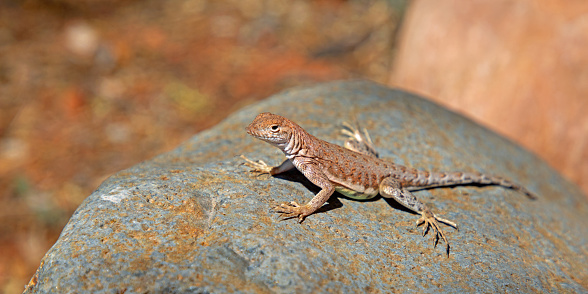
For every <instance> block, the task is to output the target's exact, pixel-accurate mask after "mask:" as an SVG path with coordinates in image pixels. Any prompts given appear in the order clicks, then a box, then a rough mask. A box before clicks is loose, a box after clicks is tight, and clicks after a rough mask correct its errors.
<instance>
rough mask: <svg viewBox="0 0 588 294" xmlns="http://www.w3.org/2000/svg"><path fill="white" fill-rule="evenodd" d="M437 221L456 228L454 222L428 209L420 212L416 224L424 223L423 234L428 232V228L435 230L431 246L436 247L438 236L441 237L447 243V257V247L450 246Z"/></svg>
mask: <svg viewBox="0 0 588 294" xmlns="http://www.w3.org/2000/svg"><path fill="white" fill-rule="evenodd" d="M439 222H441V223H444V224H446V225H449V226H452V227H454V228H456V229H457V224H456V223H454V222H451V221H448V220H446V219H442V218H439V217H437V216H436V215H434V214H433V213H432V212H431V211H430V210H428V209H425V210H424V211H423V212H422V213H421V218H419V219H418V220H417V226H420V225H422V224H424V228H423V236H425V235H426V234H427V232H429V229H430V228H432V229H433V231H434V232H435V241H434V243H433V247H434V248H436V247H437V244H438V243H439V240H440V238H441V239H443V241H444V242H445V244H447V257H449V248H450V246H449V242H448V241H447V238H445V233H444V232H443V230H442V229H441V227H440V226H439Z"/></svg>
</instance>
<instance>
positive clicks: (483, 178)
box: [415, 171, 537, 199]
mask: <svg viewBox="0 0 588 294" xmlns="http://www.w3.org/2000/svg"><path fill="white" fill-rule="evenodd" d="M415 180H416V182H417V183H415V184H418V186H422V187H427V186H453V185H497V186H502V187H506V188H509V189H512V190H515V191H518V192H520V193H523V194H525V195H526V196H527V197H529V198H531V199H537V196H536V195H535V194H533V193H532V192H531V191H529V190H527V189H526V188H525V187H523V186H521V185H519V184H517V183H514V182H512V181H509V180H507V179H505V178H502V177H497V176H491V175H486V174H482V173H463V172H449V173H442V172H425V171H418V172H417V178H416V179H415ZM423 184H424V185H423Z"/></svg>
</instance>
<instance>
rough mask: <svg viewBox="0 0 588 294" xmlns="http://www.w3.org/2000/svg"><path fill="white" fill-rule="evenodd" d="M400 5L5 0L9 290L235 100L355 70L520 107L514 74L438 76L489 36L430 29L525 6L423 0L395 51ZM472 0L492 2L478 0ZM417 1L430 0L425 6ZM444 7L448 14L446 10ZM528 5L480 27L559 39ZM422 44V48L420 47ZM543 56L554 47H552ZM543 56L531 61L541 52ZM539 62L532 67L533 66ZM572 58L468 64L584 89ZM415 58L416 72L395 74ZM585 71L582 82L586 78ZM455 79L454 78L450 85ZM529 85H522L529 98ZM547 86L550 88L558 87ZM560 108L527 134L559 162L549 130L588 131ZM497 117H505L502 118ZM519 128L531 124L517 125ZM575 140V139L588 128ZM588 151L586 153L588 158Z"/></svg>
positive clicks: (2, 173)
mask: <svg viewBox="0 0 588 294" xmlns="http://www.w3.org/2000/svg"><path fill="white" fill-rule="evenodd" d="M402 3H404V2H403V1H400V0H398V1H395V0H389V1H379V0H373V1H368V0H362V1H360V0H356V1H343V0H320V1H289V0H288V1H286V0H280V1H278V0H220V1H218V0H217V1H212V0H209V1H207V0H170V1H154V0H147V1H134V0H125V1H114V0H103V1H100V0H83V1H77V0H51V1H41V0H25V1H17V0H7V1H2V2H0V84H1V87H0V202H1V205H0V219H1V222H0V237H1V239H0V250H1V255H0V291H1V292H4V293H16V292H20V291H22V290H23V289H24V285H25V284H26V283H27V282H28V280H29V278H30V277H31V276H32V274H33V273H34V271H35V269H36V268H37V266H38V265H39V262H40V260H41V258H42V256H43V255H44V254H45V252H46V251H47V250H48V249H49V248H50V246H51V245H53V243H54V242H55V240H56V239H57V237H58V235H59V233H60V231H61V229H62V228H63V226H64V225H65V223H66V222H67V220H68V218H69V217H70V216H71V214H72V213H73V211H74V210H75V209H76V207H77V206H78V205H79V204H80V203H81V201H83V199H84V198H85V197H87V196H88V195H89V194H90V193H91V192H92V191H93V190H94V189H95V188H96V187H97V186H98V185H99V184H100V183H101V182H102V181H103V180H104V179H105V178H106V177H108V176H109V175H111V174H112V173H115V172H117V171H120V170H122V169H124V168H127V167H130V166H132V165H134V164H136V163H138V162H140V161H142V160H146V159H149V158H150V157H152V156H154V155H156V154H159V153H162V152H165V151H167V150H171V149H173V148H174V147H175V146H177V145H178V144H180V143H181V142H182V141H185V140H187V139H188V138H189V137H191V136H192V135H194V134H195V133H197V132H199V131H201V130H203V129H206V128H209V127H211V126H213V125H215V124H216V123H218V122H219V121H220V120H222V119H223V118H224V117H226V116H227V115H229V114H230V113H231V112H233V111H235V110H237V109H239V108H241V107H242V106H244V105H246V104H249V103H252V102H254V101H256V100H260V99H263V98H265V97H267V96H269V95H271V94H273V93H275V92H277V91H280V90H282V89H285V88H288V87H291V86H298V85H307V84H312V83H316V82H323V81H329V80H335V79H344V78H354V77H359V78H367V79H371V80H375V81H378V82H381V83H386V82H390V81H391V82H392V83H393V84H396V85H400V86H404V87H408V88H410V89H413V90H415V91H419V92H421V93H425V94H427V95H429V96H431V97H433V98H435V97H438V99H440V101H442V102H443V101H449V102H443V103H448V105H450V106H452V107H455V103H454V104H451V102H450V101H451V100H449V98H452V97H459V99H465V98H464V97H466V98H467V99H471V100H472V101H477V102H470V103H469V104H464V102H463V101H461V100H460V101H461V102H459V103H457V104H460V105H461V104H464V105H467V107H465V108H467V109H464V111H471V110H470V109H474V110H475V109H481V108H480V107H479V105H486V107H487V108H488V109H498V112H500V111H501V110H503V109H504V111H507V110H508V109H509V107H505V106H504V105H501V104H500V103H505V101H506V103H507V105H508V103H511V104H512V103H515V102H513V101H515V99H518V98H519V97H518V95H517V92H514V91H511V92H509V91H507V90H500V91H504V92H499V90H496V89H495V88H502V87H504V85H507V86H509V87H512V86H511V85H512V83H514V82H511V83H504V84H502V83H498V82H495V83H493V84H492V87H491V88H490V89H491V90H492V91H494V92H492V91H490V90H489V89H485V88H479V89H482V90H478V91H477V92H476V91H474V90H467V91H466V90H464V89H462V88H459V87H464V85H467V84H469V83H471V82H473V81H472V79H473V78H472V79H470V78H469V77H468V78H463V80H464V81H462V80H461V79H457V81H458V82H456V81H455V80H444V79H443V78H444V74H445V73H448V70H451V69H452V68H454V66H455V68H454V69H456V70H461V71H462V72H458V74H459V75H464V73H466V70H467V69H468V67H469V66H470V65H476V64H477V63H476V60H482V61H485V60H486V61H487V62H489V61H488V60H490V61H492V60H494V59H488V58H489V57H488V56H486V54H485V53H484V52H485V50H486V48H487V47H484V46H486V45H488V44H493V41H492V40H490V41H485V42H487V43H482V44H486V45H484V46H477V47H476V46H473V47H472V46H464V45H463V44H462V43H459V42H460V40H459V38H456V37H454V38H447V39H445V38H446V35H441V37H443V38H444V40H446V42H445V41H444V42H443V44H442V45H451V47H448V48H445V49H444V48H443V46H441V45H440V44H439V43H431V41H427V39H426V38H427V36H428V35H427V33H434V32H435V31H439V30H442V31H445V30H446V31H451V32H454V34H455V32H460V31H459V30H460V29H461V30H464V29H467V28H469V27H470V24H468V23H466V24H464V23H459V22H458V20H459V19H460V18H459V17H457V16H456V15H452V13H453V14H455V13H456V12H460V11H461V14H462V15H466V16H469V18H472V19H473V20H476V19H482V20H484V19H491V18H490V16H492V15H502V14H503V13H505V11H506V12H508V11H511V9H512V6H513V5H514V4H512V3H511V2H508V1H503V2H500V3H503V4H502V6H501V7H498V8H494V10H492V11H493V14H489V15H488V16H485V17H484V15H485V14H486V12H484V11H485V10H479V9H475V8H473V7H470V6H469V5H466V6H464V7H463V8H462V9H461V10H460V9H454V8H452V7H451V6H450V4H445V5H440V6H437V7H427V6H426V4H427V3H429V5H431V1H429V2H427V1H416V2H415V4H414V6H415V11H420V14H418V12H414V13H413V14H411V17H410V18H409V22H408V23H407V24H405V25H404V27H403V31H404V32H405V33H404V34H403V36H404V37H403V38H402V43H401V44H400V47H398V48H399V50H400V51H399V52H400V54H399V55H398V56H397V57H396V59H395V55H396V46H395V44H396V43H395V42H396V41H395V40H396V35H397V34H396V32H397V29H398V26H397V24H398V23H399V21H400V19H401V16H402V13H403V6H402ZM452 3H453V4H451V5H457V2H452ZM476 3H478V5H481V4H480V3H482V4H483V1H482V2H480V1H477V2H476ZM509 3H510V4H509ZM513 3H514V1H513ZM459 4H460V5H463V2H459ZM419 5H424V6H420V8H419ZM519 5H522V4H519ZM423 7H424V8H425V10H426V11H425V12H423ZM468 7H469V8H468ZM416 8H418V10H416ZM427 9H428V10H427ZM558 9H559V10H558ZM551 10H553V11H554V13H557V12H558V11H560V10H561V7H559V6H557V5H555V6H553V7H547V8H545V9H543V10H540V11H542V12H543V13H544V14H546V13H548V12H549V13H551V12H550V11H551ZM427 11H428V13H429V16H427ZM477 14H479V16H477ZM507 14H508V13H507ZM415 15H416V16H415ZM448 15H449V16H448ZM415 17H418V18H419V19H421V18H422V21H424V23H419V22H415ZM435 17H437V19H436V18H435ZM439 17H445V18H448V19H445V20H443V23H439V19H438V18H439ZM517 17H520V19H521V20H520V21H519V22H516V23H513V24H508V23H498V24H496V25H498V26H499V28H502V29H494V30H493V29H492V26H493V25H495V24H494V23H492V22H490V24H488V25H487V26H488V27H489V28H488V29H487V30H483V31H481V32H479V33H477V35H475V36H477V37H476V38H482V39H483V38H485V37H489V36H491V37H493V38H497V37H496V35H497V34H503V33H508V32H509V31H510V30H508V29H505V28H504V27H505V26H506V27H509V26H515V27H517V28H519V27H521V28H519V29H517V32H518V34H519V35H515V37H516V36H519V37H520V36H526V35H527V34H530V36H531V37H532V36H535V37H538V38H545V37H542V36H543V35H542V34H545V33H544V32H545V30H546V31H548V32H549V33H548V35H549V36H554V35H555V36H557V35H558V31H554V30H553V29H550V28H543V27H540V26H539V24H540V22H541V21H538V19H539V20H541V18H537V17H536V16H534V14H531V13H524V14H523V15H522V16H518V15H517ZM566 17H567V18H573V17H572V16H569V15H566ZM566 17H563V18H564V19H565V18H566ZM527 18H529V19H531V21H530V22H531V23H532V24H534V25H535V26H537V28H535V29H534V30H533V31H531V33H525V32H526V31H525V30H524V28H525V25H526V23H527V20H526V19H527ZM561 18H562V17H554V19H561ZM465 19H467V18H465V17H464V20H462V21H463V22H465ZM517 19H518V18H517ZM470 21H471V20H470ZM578 23H580V24H581V22H578ZM583 23H585V21H584V22H583ZM441 25H445V26H447V27H445V28H444V27H442V26H441ZM449 26H451V27H449ZM460 26H461V28H460ZM419 27H421V28H420V30H419ZM579 28H580V27H578V28H577V29H579ZM495 30H496V31H495ZM584 31H585V30H584ZM566 32H568V31H567V30H564V31H559V33H560V34H563V36H561V37H560V38H562V40H567V39H566V38H565V37H566V36H569V32H568V35H566ZM573 32H574V31H572V33H573ZM417 34H419V35H420V36H419V37H418V38H417V41H418V40H419V39H420V40H421V41H419V42H422V43H419V42H416V44H417V45H418V44H425V45H420V46H421V47H419V46H417V45H414V44H415V42H414V41H411V38H410V37H411V36H417ZM486 35H488V36H486ZM574 36H575V35H574ZM437 38H439V36H438V35H437ZM574 40H576V39H575V38H574ZM584 40H585V39H584ZM427 42H429V43H427ZM454 42H455V44H453V43H454ZM405 44H406V46H405ZM427 44H428V45H427ZM431 44H433V46H431ZM460 44H461V45H460ZM553 44H554V46H555V44H559V46H560V47H557V46H556V47H557V48H556V49H558V50H560V51H558V52H559V53H558V54H560V56H570V58H571V59H570V60H569V61H568V63H570V64H574V62H577V61H578V60H584V61H585V59H582V58H586V56H585V54H584V53H582V52H580V53H578V52H577V51H576V50H577V49H576V48H585V47H586V46H584V45H585V43H574V44H575V45H574V46H567V45H566V43H565V42H560V43H557V42H555V43H553ZM582 44H584V45H582ZM523 45H524V44H523ZM423 46H424V47H423ZM505 46H506V45H505ZM509 46H514V47H513V48H510V47H507V48H508V49H509V50H511V51H512V55H513V56H512V57H511V58H512V59H513V60H515V61H516V60H518V59H519V58H521V57H520V56H519V55H516V53H518V52H519V51H518V49H517V48H518V47H516V46H518V45H517V44H511V45H509ZM526 46H528V45H526ZM582 46H583V47H582ZM488 47H489V46H488ZM417 48H419V49H422V50H427V51H426V52H424V53H423V52H420V51H418V50H417ZM425 48H427V49H425ZM430 48H434V50H430ZM412 50H414V52H412V54H411V51H412ZM431 52H438V53H435V54H432V56H433V58H432V57H431ZM522 52H524V51H522ZM441 53H444V54H441ZM540 53H541V54H550V53H549V51H546V52H540ZM540 53H536V54H538V55H534V56H535V58H539V59H541V57H544V56H543V55H541V54H540ZM437 54H438V55H437ZM549 56H551V55H547V57H549ZM415 57H417V58H415ZM430 59H438V62H439V64H441V65H444V64H447V66H445V67H442V68H441V69H436V67H435V66H434V64H435V63H434V62H432V61H430ZM509 60H510V59H509ZM531 61H532V60H531ZM531 61H526V62H527V63H523V64H524V65H526V66H527V67H528V68H532V65H533V63H532V62H531ZM529 62H530V63H529ZM395 64H397V65H398V66H397V67H395V66H394V65H395ZM411 64H413V66H412V67H411ZM552 64H556V63H555V62H554V63H552ZM423 66H428V68H427V67H423ZM421 67H422V68H421ZM395 68H396V70H394V69H395ZM415 68H420V70H417V69H415ZM476 68H477V67H476ZM586 68H588V67H586V64H585V63H584V64H583V65H578V67H577V68H576V69H577V70H578V72H579V73H582V74H585V71H582V70H585V69H586ZM478 70H479V69H478ZM566 70H569V69H565V68H564V69H562V70H561V71H556V72H554V73H553V74H552V75H544V74H542V75H537V74H536V75H530V74H531V73H533V72H534V71H532V70H527V71H526V72H525V71H512V72H510V71H509V70H508V69H504V70H502V71H500V72H497V73H493V74H492V75H486V76H483V75H482V76H476V75H473V76H474V77H476V78H478V79H480V81H481V80H485V81H487V80H488V79H492V80H494V79H496V80H497V81H500V78H502V79H505V76H506V77H515V78H516V80H515V81H516V82H517V83H523V84H524V82H525V81H528V80H527V78H528V77H531V78H533V79H532V81H533V85H536V86H542V85H543V86H545V85H547V81H551V80H553V79H555V78H558V81H559V80H560V79H561V84H558V85H560V86H559V88H558V89H560V88H561V89H569V88H574V87H577V84H578V79H579V78H577V77H576V78H575V77H574V76H573V75H570V74H568V73H567V71H566ZM404 71H406V75H402V74H399V73H403V72H404ZM392 73H393V75H391V74H392ZM391 76H392V77H391ZM415 76H417V77H418V76H420V77H421V78H423V79H425V78H426V81H425V82H424V85H425V86H426V85H430V84H433V85H434V87H429V88H427V87H424V86H423V83H422V82H419V80H418V79H416V78H415ZM449 76H452V75H449ZM466 77H467V76H466ZM583 77H584V81H586V75H584V76H583ZM545 79H548V80H547V81H546V80H545ZM445 84H447V85H449V86H448V87H447V88H442V87H443V86H444V85H445ZM478 84H481V85H483V83H481V82H480V83H478ZM517 85H519V84H517ZM506 88H508V87H506ZM451 89H453V90H451ZM456 89H457V90H456ZM484 89H485V90H486V91H489V92H491V93H494V95H501V97H502V96H507V97H509V98H508V99H505V100H503V99H502V98H501V99H488V98H486V97H485V96H483V95H478V94H480V93H482V94H483V93H484ZM542 89H543V90H542V91H538V92H537V93H538V94H541V93H544V94H543V97H544V98H543V99H547V100H545V102H542V103H546V104H545V105H546V106H545V107H547V109H543V108H536V109H535V108H533V112H534V113H541V111H546V110H550V109H551V108H550V106H551V107H553V108H554V109H555V108H556V107H559V106H557V105H560V104H562V103H561V102H560V101H564V100H559V99H560V98H562V97H563V96H566V95H567V96H574V97H576V98H577V97H586V95H584V96H578V92H577V91H575V90H560V91H563V92H562V93H565V95H555V94H554V93H553V92H548V87H544V88H542ZM584 89H585V88H584ZM566 91H568V92H566ZM522 93H523V94H525V95H522V96H525V97H527V96H526V95H529V94H528V93H527V92H522ZM549 93H551V94H549ZM584 93H585V92H584ZM474 94H475V95H474ZM507 94H508V95H510V96H508V95H507ZM548 95H555V96H557V97H558V100H557V101H554V100H553V97H555V96H553V97H551V98H550V97H549V96H548ZM564 98H565V97H564ZM576 98H574V99H576ZM475 99H481V100H475ZM525 99H528V98H525ZM549 99H551V100H549ZM562 99H563V98H562ZM468 101H469V100H468ZM565 101H568V100H565ZM574 101H578V100H574ZM582 101H585V100H582ZM582 101H580V102H579V103H578V102H574V103H576V104H577V107H576V109H582V108H583V107H584V106H585V104H583V103H585V102H582ZM516 103H520V102H516ZM566 103H567V102H564V103H563V104H566ZM541 105H543V104H541ZM574 105H575V104H574ZM306 107H308V106H306ZM542 107H543V106H542ZM558 109H559V108H558ZM583 110H584V112H585V108H584V109H583ZM577 111H580V110H577ZM479 112H480V111H479V110H476V111H473V112H470V113H472V115H474V116H475V117H476V118H478V119H480V120H482V119H483V117H482V118H480V117H479V116H476V115H477V113H479ZM490 117H492V116H490ZM496 117H497V116H495V117H494V118H495V119H496ZM498 118H499V122H500V121H501V120H504V121H505V122H506V123H507V124H508V126H511V127H513V128H515V129H516V128H522V129H525V128H527V129H528V128H530V127H536V122H535V121H533V120H532V119H531V120H530V118H529V116H524V115H519V114H518V113H517V114H516V115H512V114H510V115H507V116H506V118H507V119H505V117H501V116H498ZM517 118H518V119H517ZM552 118H553V119H555V120H552V123H553V125H555V126H557V127H556V128H555V129H554V131H553V132H551V133H547V132H543V133H541V136H539V135H538V136H531V137H532V138H534V139H532V140H528V139H525V140H521V142H523V143H524V144H526V146H528V147H529V148H531V149H533V150H536V152H538V153H539V154H540V155H542V156H543V157H544V158H546V159H548V160H549V161H550V162H551V163H552V164H553V165H554V166H558V165H557V164H554V162H555V163H557V160H555V161H554V159H553V158H550V157H549V156H553V153H549V152H545V153H540V151H541V149H536V148H537V144H539V145H543V144H545V145H548V146H546V147H545V148H553V149H558V148H555V147H557V145H556V144H554V143H553V141H546V140H550V139H552V138H553V137H545V136H560V137H561V138H564V137H566V136H570V135H569V134H568V133H573V132H576V133H575V135H574V136H570V138H586V125H585V124H584V125H580V127H579V129H578V127H574V123H573V122H571V120H569V119H566V118H563V119H562V118H561V117H557V116H553V117H552ZM584 122H585V120H584ZM486 123H487V124H488V125H490V126H493V127H495V128H496V129H498V130H503V129H501V124H499V123H494V122H492V121H486ZM540 126H545V125H540ZM548 126H552V125H548ZM552 127H553V126H552ZM528 130H531V131H533V132H534V131H535V130H536V129H528ZM578 132H579V134H578ZM504 133H507V132H504ZM507 134H510V133H507ZM511 138H514V139H517V140H518V139H524V138H525V137H522V136H521V137H519V136H512V135H511ZM546 138H547V139H546ZM566 138H567V137H566ZM545 142H546V143H545ZM565 142H566V144H568V146H572V147H573V146H576V145H574V144H575V143H574V142H579V141H565ZM582 142H585V141H582ZM580 146H585V145H580ZM574 148H575V147H574ZM560 149H561V148H560ZM585 149H586V148H584V150H581V151H582V152H584V153H581V154H584V156H585ZM582 160H583V161H580V162H581V165H582V163H583V165H584V166H586V159H585V158H583V159H582ZM558 167H559V168H560V170H561V171H564V172H566V174H567V175H568V176H569V177H570V178H574V179H580V178H579V175H581V174H580V172H579V170H580V169H573V168H572V169H570V170H566V169H565V168H562V166H558ZM583 175H584V176H585V175H586V174H585V173H584V174H583Z"/></svg>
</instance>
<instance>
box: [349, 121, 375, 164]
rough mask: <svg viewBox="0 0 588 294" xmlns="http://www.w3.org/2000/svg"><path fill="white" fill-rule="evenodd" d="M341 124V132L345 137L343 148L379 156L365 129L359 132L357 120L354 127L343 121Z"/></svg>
mask: <svg viewBox="0 0 588 294" xmlns="http://www.w3.org/2000/svg"><path fill="white" fill-rule="evenodd" d="M342 125H343V128H341V134H343V135H344V136H346V137H347V140H345V144H344V147H345V148H347V149H349V150H351V151H355V152H357V153H361V154H365V155H369V156H373V157H379V154H378V151H376V147H375V146H374V143H373V142H372V139H371V138H370V135H369V134H368V132H367V130H366V129H363V130H362V131H363V132H360V131H359V124H358V123H357V122H356V123H355V125H356V126H355V127H354V126H352V125H351V124H349V123H347V122H343V123H342Z"/></svg>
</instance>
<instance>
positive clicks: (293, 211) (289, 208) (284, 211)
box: [274, 201, 306, 223]
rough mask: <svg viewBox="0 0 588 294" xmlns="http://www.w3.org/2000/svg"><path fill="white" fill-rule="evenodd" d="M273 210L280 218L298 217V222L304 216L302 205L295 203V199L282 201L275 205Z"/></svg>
mask: <svg viewBox="0 0 588 294" xmlns="http://www.w3.org/2000/svg"><path fill="white" fill-rule="evenodd" d="M274 211H275V212H277V213H280V217H282V219H290V218H295V217H298V222H299V223H301V222H302V221H303V220H304V217H306V215H305V213H304V206H301V205H300V204H298V203H296V202H295V201H290V202H284V203H282V204H280V205H278V206H276V207H274Z"/></svg>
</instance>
